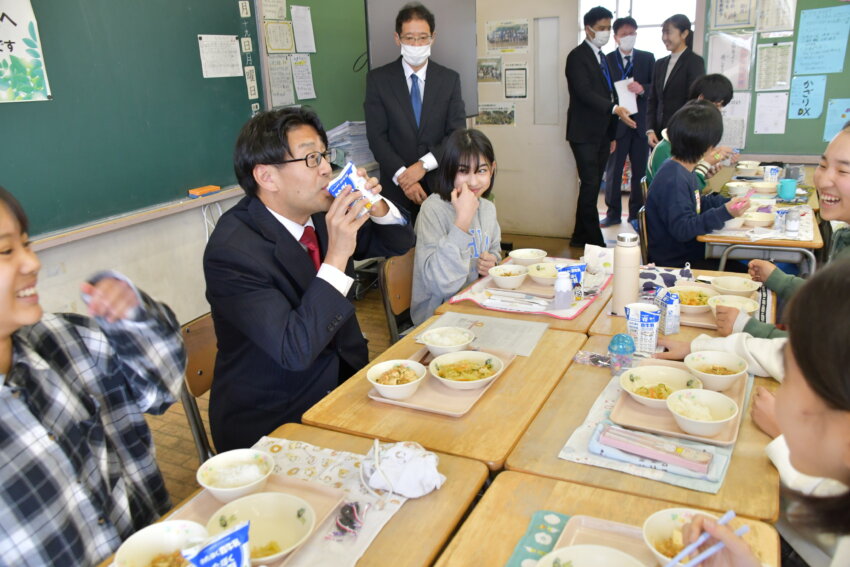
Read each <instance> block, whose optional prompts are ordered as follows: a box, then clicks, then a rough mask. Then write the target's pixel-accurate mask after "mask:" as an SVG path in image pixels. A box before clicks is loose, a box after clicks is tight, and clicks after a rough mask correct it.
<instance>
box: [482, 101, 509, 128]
mask: <svg viewBox="0 0 850 567" xmlns="http://www.w3.org/2000/svg"><path fill="white" fill-rule="evenodd" d="M475 123H476V124H477V125H479V126H482V125H492V126H516V104H514V103H512V102H507V103H506V102H482V103H479V104H478V116H476V117H475Z"/></svg>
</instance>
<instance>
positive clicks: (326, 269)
mask: <svg viewBox="0 0 850 567" xmlns="http://www.w3.org/2000/svg"><path fill="white" fill-rule="evenodd" d="M316 277H319V278H322V279H323V280H325V281H326V282H328V283H329V284H331V286H332V287H333V288H334V289H335V290H337V291H338V292H340V293H341V294H342V296H343V297H345V296H346V295H348V290H349V289H351V284H353V283H354V278H351V277H348V276H347V275H345V273H344V272H340V271H339V270H338V269H337V268H334V267H333V266H331V265H330V264H322V265H321V266H319V272H318V273H317V274H316Z"/></svg>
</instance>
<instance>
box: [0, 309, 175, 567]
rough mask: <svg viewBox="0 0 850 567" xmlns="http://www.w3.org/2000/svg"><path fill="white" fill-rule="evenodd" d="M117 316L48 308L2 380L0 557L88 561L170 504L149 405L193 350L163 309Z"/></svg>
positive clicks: (158, 409)
mask: <svg viewBox="0 0 850 567" xmlns="http://www.w3.org/2000/svg"><path fill="white" fill-rule="evenodd" d="M140 297H141V298H142V304H141V307H140V308H139V309H137V310H136V314H135V315H136V316H135V317H134V318H133V319H132V320H130V319H125V320H123V321H118V322H115V323H107V322H105V320H103V319H97V320H95V319H91V318H88V317H83V316H80V315H72V314H63V315H45V316H44V317H43V318H42V320H41V321H40V322H38V323H37V324H35V325H33V326H31V327H24V328H22V329H20V330H18V331H17V332H16V333H15V334H14V335H12V340H13V345H14V347H13V348H14V352H13V358H12V368H11V370H10V371H9V373H8V374H7V375H6V376H5V377H4V376H3V375H0V563H2V564H4V565H16V566H19V565H63V566H65V565H92V564H97V563H98V562H100V561H102V560H104V559H105V558H106V557H107V556H109V555H110V554H111V553H114V552H115V549H116V548H117V547H118V545H119V544H120V543H121V541H123V540H124V539H126V538H127V537H128V536H130V535H131V534H132V533H133V532H135V531H136V530H138V529H140V528H142V527H144V526H146V525H148V524H149V523H151V522H152V521H153V520H155V519H157V518H158V517H159V515H160V514H162V513H163V512H165V511H166V510H168V508H169V507H170V506H171V502H170V500H169V497H168V492H167V491H166V489H165V484H164V482H163V479H162V475H161V474H160V471H159V468H158V467H157V464H156V457H155V454H154V446H153V440H152V438H151V433H150V430H149V429H148V427H147V424H146V423H145V419H144V416H143V413H144V412H148V413H152V414H161V413H163V412H164V411H165V410H166V409H167V408H168V407H169V406H170V405H171V404H172V403H174V401H175V399H176V397H177V396H178V395H179V391H180V387H181V385H182V377H183V371H184V369H185V365H186V355H185V351H184V349H183V342H182V340H181V337H180V327H179V325H178V324H177V322H176V320H175V318H174V314H173V313H172V312H171V311H170V310H169V309H168V307H167V306H165V305H164V304H158V303H155V302H153V301H152V300H151V299H150V298H148V297H147V296H145V295H144V294H140Z"/></svg>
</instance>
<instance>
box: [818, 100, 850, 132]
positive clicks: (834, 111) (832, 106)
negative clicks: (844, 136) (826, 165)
mask: <svg viewBox="0 0 850 567" xmlns="http://www.w3.org/2000/svg"><path fill="white" fill-rule="evenodd" d="M848 120H850V98H832V99H830V100H829V102H827V104H826V124H825V125H824V128H823V141H824V142H829V141H831V140H832V138H833V137H835V135H836V134H838V133H839V132H840V131H841V128H843V127H844V124H846V123H847V121H848Z"/></svg>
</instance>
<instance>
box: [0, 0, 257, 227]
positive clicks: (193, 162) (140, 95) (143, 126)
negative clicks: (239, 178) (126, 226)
mask: <svg viewBox="0 0 850 567" xmlns="http://www.w3.org/2000/svg"><path fill="white" fill-rule="evenodd" d="M249 4H250V5H251V15H250V17H248V18H243V17H241V15H240V9H239V2H238V1H237V0H179V1H174V0H145V1H144V2H138V1H132V0H63V1H61V2H57V1H50V0H32V8H33V11H34V12H35V17H36V19H37V22H38V30H39V35H40V39H41V44H42V49H43V55H44V61H45V64H46V68H47V75H48V77H49V81H50V89H51V95H52V99H51V100H48V101H44V102H24V103H20V102H14V103H4V104H0V125H2V128H0V131H2V132H3V137H4V141H3V148H2V150H0V185H3V186H4V187H6V188H7V189H8V190H10V191H11V192H12V193H13V194H14V195H15V196H16V197H18V198H19V199H20V201H21V202H22V204H23V206H24V208H25V209H26V211H27V213H28V215H29V216H30V221H31V227H30V232H31V234H32V235H39V234H43V233H47V232H51V231H57V230H60V229H64V228H68V227H72V226H77V225H80V224H85V223H88V222H92V221H96V220H99V219H104V218H108V217H111V216H116V215H120V214H123V213H126V212H128V211H134V210H138V209H143V208H145V207H150V206H154V205H157V204H160V203H164V202H170V201H174V200H176V199H178V198H180V197H185V196H186V191H187V189H190V188H193V187H198V186H203V185H208V184H213V185H222V186H224V185H228V184H232V183H235V181H236V178H235V175H234V173H233V158H232V154H233V145H234V142H235V140H236V137H237V135H238V133H239V129H240V128H241V126H242V124H243V123H244V122H245V121H246V120H247V119H248V118H250V116H251V111H252V109H251V104H252V103H258V104H260V105H261V104H262V102H263V101H262V93H259V98H257V99H256V100H249V98H248V87H247V83H246V78H245V77H244V76H237V77H223V78H211V79H205V78H204V77H203V76H202V70H201V61H200V55H199V47H198V35H199V34H218V35H231V34H232V35H234V36H240V37H241V36H245V35H246V34H247V35H248V36H249V37H251V38H252V41H253V45H255V46H256V45H257V44H256V39H257V38H256V22H255V20H254V14H253V3H252V2H251V3H249Z"/></svg>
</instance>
